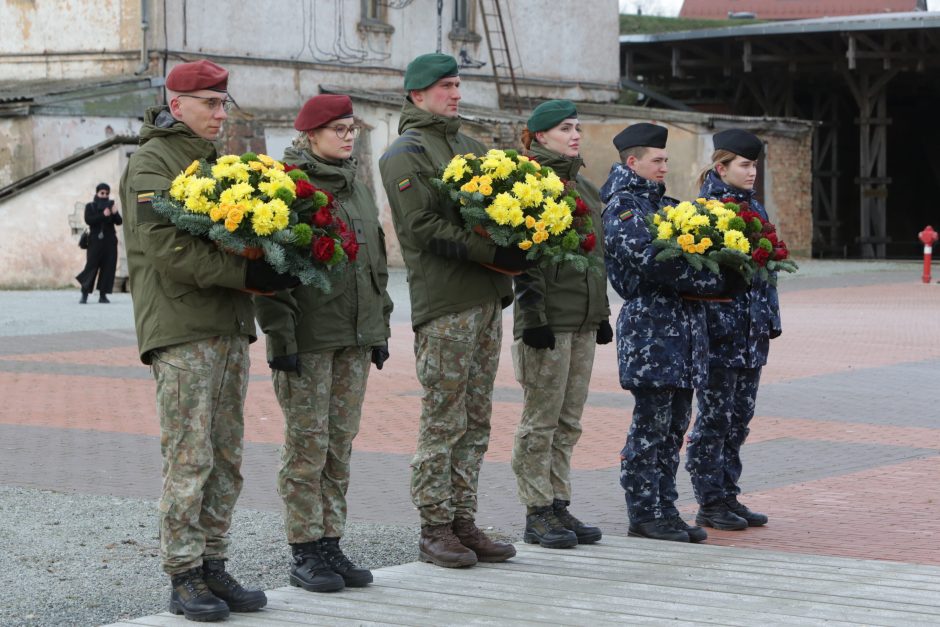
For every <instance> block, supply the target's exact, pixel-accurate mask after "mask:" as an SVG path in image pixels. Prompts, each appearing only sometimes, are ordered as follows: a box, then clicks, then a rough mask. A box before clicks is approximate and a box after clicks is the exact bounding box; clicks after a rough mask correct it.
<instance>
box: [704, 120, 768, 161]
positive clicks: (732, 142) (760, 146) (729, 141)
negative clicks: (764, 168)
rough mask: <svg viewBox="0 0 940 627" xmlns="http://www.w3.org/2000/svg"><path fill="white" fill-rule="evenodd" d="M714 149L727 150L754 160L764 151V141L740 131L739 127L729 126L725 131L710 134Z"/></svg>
mask: <svg viewBox="0 0 940 627" xmlns="http://www.w3.org/2000/svg"><path fill="white" fill-rule="evenodd" d="M712 142H713V143H714V145H715V150H727V151H729V152H733V153H734V154H736V155H740V156H742V157H744V158H745V159H750V160H751V161H754V160H755V159H759V158H760V156H761V153H763V152H764V142H762V141H761V140H760V138H759V137H758V136H757V135H754V134H753V133H748V132H747V131H742V130H741V129H739V128H729V129H728V130H727V131H721V132H720V133H715V134H714V135H713V136H712Z"/></svg>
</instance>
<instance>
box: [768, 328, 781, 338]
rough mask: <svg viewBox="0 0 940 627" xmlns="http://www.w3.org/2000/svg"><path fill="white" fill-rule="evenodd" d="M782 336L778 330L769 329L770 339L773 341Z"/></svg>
mask: <svg viewBox="0 0 940 627" xmlns="http://www.w3.org/2000/svg"><path fill="white" fill-rule="evenodd" d="M782 334H783V331H782V330H780V329H771V330H770V339H772V340H775V339H777V338H778V337H780V336H781V335H782Z"/></svg>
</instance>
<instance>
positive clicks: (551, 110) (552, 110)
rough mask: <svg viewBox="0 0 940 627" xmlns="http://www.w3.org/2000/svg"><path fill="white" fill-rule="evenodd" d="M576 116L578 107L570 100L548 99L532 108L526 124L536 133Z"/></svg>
mask: <svg viewBox="0 0 940 627" xmlns="http://www.w3.org/2000/svg"><path fill="white" fill-rule="evenodd" d="M576 117H578V109H577V107H575V106H574V103H573V102H571V101H570V100H549V101H548V102H543V103H542V104H540V105H539V106H537V107H536V108H535V109H533V110H532V115H530V116H529V120H528V122H526V126H527V127H528V128H529V130H530V131H532V132H533V133H536V132H538V131H547V130H548V129H550V128H555V127H556V126H558V125H559V124H561V122H562V121H563V120H567V119H568V118H576Z"/></svg>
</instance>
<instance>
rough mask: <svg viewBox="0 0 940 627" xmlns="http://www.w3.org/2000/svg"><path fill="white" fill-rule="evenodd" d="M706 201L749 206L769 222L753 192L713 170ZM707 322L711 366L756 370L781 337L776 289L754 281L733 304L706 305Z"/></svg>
mask: <svg viewBox="0 0 940 627" xmlns="http://www.w3.org/2000/svg"><path fill="white" fill-rule="evenodd" d="M699 195H700V196H701V197H703V198H715V199H718V200H723V199H725V198H733V199H734V201H735V202H738V203H741V202H746V203H748V205H749V206H750V209H751V211H755V212H757V213H759V214H760V216H761V217H762V218H764V219H765V220H767V219H768V217H767V211H766V210H765V209H764V206H763V205H761V204H760V202H758V201H757V199H755V198H754V191H753V190H744V189H738V188H737V187H731V186H730V185H728V184H727V183H725V182H723V181H722V180H721V178H719V176H718V175H717V174H716V173H715V171H714V170H712V171H711V172H709V173H708V174H707V175H706V176H705V181H704V183H702V189H701V191H700V194H699ZM705 312H706V317H707V319H708V336H709V355H710V357H709V362H710V363H711V364H712V365H714V366H721V367H724V368H757V367H760V366H763V365H764V364H766V363H767V353H768V351H769V349H770V338H772V337H777V336H778V335H780V332H781V328H780V301H779V299H778V298H777V288H776V287H774V286H773V285H771V284H770V283H768V282H767V281H762V280H760V279H757V278H755V279H754V282H753V283H752V284H751V287H750V289H749V290H747V291H744V292H739V293H737V294H736V295H735V296H734V297H733V298H732V300H731V302H730V303H714V302H709V303H706V304H705Z"/></svg>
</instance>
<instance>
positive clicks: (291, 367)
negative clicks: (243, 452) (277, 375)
mask: <svg viewBox="0 0 940 627" xmlns="http://www.w3.org/2000/svg"><path fill="white" fill-rule="evenodd" d="M268 365H269V366H270V367H271V370H283V371H284V372H296V373H297V374H298V375H300V357H298V356H297V353H294V354H292V355H280V356H278V357H275V358H274V359H271V360H269V361H268Z"/></svg>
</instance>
